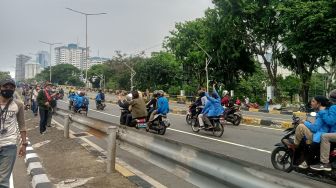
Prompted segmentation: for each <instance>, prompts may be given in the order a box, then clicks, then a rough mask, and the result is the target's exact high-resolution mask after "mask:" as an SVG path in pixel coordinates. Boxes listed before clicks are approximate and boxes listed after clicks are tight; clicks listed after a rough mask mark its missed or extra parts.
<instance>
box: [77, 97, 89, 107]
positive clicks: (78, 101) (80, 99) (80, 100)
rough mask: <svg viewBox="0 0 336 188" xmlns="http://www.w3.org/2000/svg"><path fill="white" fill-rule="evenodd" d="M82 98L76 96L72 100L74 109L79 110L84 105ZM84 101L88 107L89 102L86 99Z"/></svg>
mask: <svg viewBox="0 0 336 188" xmlns="http://www.w3.org/2000/svg"><path fill="white" fill-rule="evenodd" d="M84 98H86V97H84V96H80V95H76V97H75V98H74V106H75V107H76V108H80V107H82V106H83V104H84ZM86 101H87V105H89V100H88V99H87V98H86Z"/></svg>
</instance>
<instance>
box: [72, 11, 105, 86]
mask: <svg viewBox="0 0 336 188" xmlns="http://www.w3.org/2000/svg"><path fill="white" fill-rule="evenodd" d="M66 9H68V10H70V11H72V12H76V13H79V14H82V15H84V16H85V64H86V66H85V67H86V68H85V84H86V85H87V71H88V45H87V39H88V34H87V17H88V16H97V15H102V14H107V13H104V12H102V13H94V14H92V13H91V14H89V13H85V12H80V11H77V10H74V9H71V8H66ZM81 67H82V66H81Z"/></svg>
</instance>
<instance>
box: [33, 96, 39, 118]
mask: <svg viewBox="0 0 336 188" xmlns="http://www.w3.org/2000/svg"><path fill="white" fill-rule="evenodd" d="M32 111H33V113H34V114H37V111H38V105H37V101H36V100H34V99H33V100H32Z"/></svg>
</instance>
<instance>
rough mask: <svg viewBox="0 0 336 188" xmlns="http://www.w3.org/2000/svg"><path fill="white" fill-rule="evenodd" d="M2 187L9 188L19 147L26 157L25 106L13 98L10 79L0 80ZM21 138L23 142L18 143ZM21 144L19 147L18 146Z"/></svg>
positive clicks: (21, 155) (0, 170) (0, 165)
mask: <svg viewBox="0 0 336 188" xmlns="http://www.w3.org/2000/svg"><path fill="white" fill-rule="evenodd" d="M0 87H1V90H0V92H1V95H0V106H1V109H0V111H1V112H0V187H9V178H10V176H11V173H12V171H13V166H14V163H15V159H16V155H17V147H18V146H19V157H23V156H25V155H26V147H27V145H28V143H27V141H26V136H27V134H26V126H25V120H24V104H23V103H22V102H21V101H19V100H16V99H14V98H13V94H14V92H15V87H16V85H15V82H14V80H12V79H10V78H5V79H2V80H0ZM20 138H21V142H18V141H19V139H20ZM18 143H20V144H19V145H17V144H18Z"/></svg>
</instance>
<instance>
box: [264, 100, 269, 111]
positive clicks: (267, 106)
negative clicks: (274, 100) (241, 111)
mask: <svg viewBox="0 0 336 188" xmlns="http://www.w3.org/2000/svg"><path fill="white" fill-rule="evenodd" d="M268 108H269V102H266V104H265V110H267V111H268Z"/></svg>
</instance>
